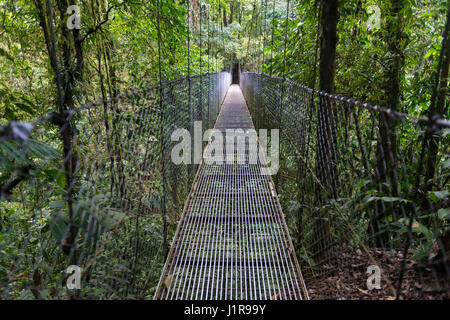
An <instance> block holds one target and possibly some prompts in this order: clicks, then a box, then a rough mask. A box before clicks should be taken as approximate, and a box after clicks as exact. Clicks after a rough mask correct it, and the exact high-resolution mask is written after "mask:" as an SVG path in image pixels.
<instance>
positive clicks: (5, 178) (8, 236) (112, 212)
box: [0, 72, 231, 299]
mask: <svg viewBox="0 0 450 320" xmlns="http://www.w3.org/2000/svg"><path fill="white" fill-rule="evenodd" d="M230 83H231V75H230V74H229V73H228V72H221V73H211V74H204V75H199V76H193V77H187V78H183V79H178V80H173V81H168V82H164V83H162V84H161V85H159V86H152V87H149V88H145V89H138V90H132V91H127V92H126V93H125V94H123V95H120V96H118V97H113V98H111V99H108V100H102V101H99V102H96V103H88V104H86V105H84V106H81V107H80V108H77V109H74V110H68V111H66V112H65V113H64V114H59V113H52V114H49V115H48V116H46V117H43V118H41V119H38V120H36V121H34V122H33V123H17V122H11V123H9V124H7V125H5V126H4V127H2V128H1V132H0V167H1V175H0V179H1V182H0V183H1V186H0V189H1V197H2V199H1V200H2V201H1V202H0V210H1V211H2V214H1V218H2V220H1V221H0V252H1V255H0V297H1V298H2V299H33V298H37V299H67V298H95V299H116V298H125V297H126V298H129V299H132V298H136V299H139V298H146V297H152V296H153V292H154V290H155V286H156V284H157V282H158V279H159V276H160V272H161V269H162V266H163V263H164V259H165V255H166V253H167V247H168V242H169V240H170V237H171V236H172V234H173V231H174V226H175V225H176V223H177V221H178V218H179V214H180V213H181V211H182V206H183V203H184V201H185V198H186V196H187V194H188V192H189V189H190V186H191V184H192V181H193V178H194V173H195V171H194V170H192V168H189V167H188V166H187V165H177V166H175V165H174V164H173V163H172V162H171V161H170V150H171V148H172V146H173V144H174V143H176V142H172V141H171V134H172V132H173V130H174V129H176V128H184V129H187V130H189V131H190V132H191V135H192V134H193V132H192V130H193V122H194V121H201V122H202V125H203V128H205V129H206V128H210V127H212V126H213V124H214V121H215V119H216V117H217V114H218V112H219V109H220V105H221V102H222V101H223V99H224V97H225V94H226V91H227V89H228V87H229V86H230ZM69 266H74V267H72V269H70V268H69V269H68V267H69ZM77 267H79V268H80V269H76V268H77ZM74 268H75V269H74ZM74 270H75V271H74ZM77 270H78V271H79V272H80V279H81V283H79V284H77V282H76V281H75V280H74V281H73V282H72V280H71V279H72V278H71V276H72V275H74V274H75V273H74V272H76V271H77ZM67 283H69V287H70V288H71V289H73V288H74V286H75V287H76V289H80V290H70V288H69V287H68V286H67ZM71 285H72V287H71Z"/></svg>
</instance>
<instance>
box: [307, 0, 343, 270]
mask: <svg viewBox="0 0 450 320" xmlns="http://www.w3.org/2000/svg"><path fill="white" fill-rule="evenodd" d="M338 19H339V14H338V1H335V0H322V5H321V37H320V75H319V79H320V90H323V91H326V92H328V93H333V92H334V76H335V70H336V45H337V24H338ZM317 112H318V113H317V119H318V128H317V147H316V153H317V154H316V174H317V177H318V179H319V181H318V183H317V184H316V192H315V193H316V207H317V208H318V211H319V212H317V214H316V216H315V222H314V234H315V237H316V238H315V239H314V244H313V248H312V251H313V256H314V259H315V261H316V263H319V264H320V263H321V262H324V261H326V259H327V258H328V257H329V251H330V246H331V235H330V222H329V219H328V214H327V212H324V211H323V210H322V209H321V208H322V207H323V204H324V203H325V200H326V199H324V198H335V197H336V189H335V182H336V168H335V163H336V161H335V160H336V159H335V155H334V153H335V147H334V141H335V136H336V134H335V128H334V113H333V106H332V104H331V101H330V100H328V99H325V98H323V97H319V105H318V110H317ZM323 194H326V195H325V197H324V196H323Z"/></svg>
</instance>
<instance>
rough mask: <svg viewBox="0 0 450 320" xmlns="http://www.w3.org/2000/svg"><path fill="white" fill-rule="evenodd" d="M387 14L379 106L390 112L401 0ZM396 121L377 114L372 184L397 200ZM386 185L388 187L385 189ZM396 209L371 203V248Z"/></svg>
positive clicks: (399, 63)
mask: <svg viewBox="0 0 450 320" xmlns="http://www.w3.org/2000/svg"><path fill="white" fill-rule="evenodd" d="M387 6H388V10H389V15H388V16H387V17H386V29H385V30H384V40H385V42H386V45H387V53H388V57H389V58H388V59H387V61H386V65H387V67H386V70H385V72H384V78H385V79H386V80H385V81H384V84H383V93H384V94H383V96H384V97H385V99H384V102H383V104H382V105H383V107H385V108H388V109H391V110H393V111H397V110H398V105H399V103H400V75H401V72H402V69H403V65H404V56H403V49H404V47H405V45H404V43H405V42H404V38H405V37H404V34H403V27H404V21H403V14H402V12H401V11H402V9H403V8H404V0H390V1H389V3H388V4H387ZM396 125H397V121H396V120H395V119H393V118H392V117H390V116H389V115H387V114H385V113H381V114H380V115H379V125H378V127H379V136H378V143H377V150H376V155H375V158H376V176H375V181H376V182H377V184H378V186H379V191H380V193H381V195H386V196H392V197H398V195H399V192H398V181H397V138H396V132H395V130H396V128H395V127H396ZM386 183H388V185H389V186H386ZM398 211H399V208H396V207H395V206H394V205H392V204H386V203H383V202H382V201H378V202H377V203H376V204H375V213H374V215H373V216H372V219H371V224H370V233H371V234H375V245H376V246H381V247H385V246H386V245H387V242H388V233H387V230H385V229H383V227H382V225H384V224H385V223H386V219H387V218H388V216H392V221H397V219H398Z"/></svg>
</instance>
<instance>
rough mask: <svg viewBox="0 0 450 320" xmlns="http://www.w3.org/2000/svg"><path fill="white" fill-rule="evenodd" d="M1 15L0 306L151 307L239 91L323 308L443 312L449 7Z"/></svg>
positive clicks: (448, 195) (223, 7) (158, 0)
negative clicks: (226, 110)
mask: <svg viewBox="0 0 450 320" xmlns="http://www.w3.org/2000/svg"><path fill="white" fill-rule="evenodd" d="M0 8H1V10H0V299H82V298H87V299H152V298H153V296H154V294H155V291H156V289H157V286H158V283H159V281H160V276H161V273H162V270H163V267H164V263H165V259H166V257H167V254H168V252H169V249H170V247H171V244H172V239H173V238H174V235H175V233H176V230H177V227H178V223H179V221H180V218H181V216H182V213H183V210H184V205H185V202H186V200H187V199H188V196H189V193H190V191H191V186H192V184H193V183H194V181H195V174H196V172H197V170H198V165H185V164H181V165H175V164H174V163H173V162H172V161H171V149H172V147H173V146H174V144H175V142H173V141H172V140H171V134H172V132H173V131H174V130H175V129H177V128H184V129H187V130H188V131H189V132H190V133H192V134H193V131H194V121H200V122H201V123H202V127H203V129H204V130H206V129H208V128H212V127H213V126H214V123H215V120H216V119H217V116H218V114H219V111H220V106H221V102H222V101H223V99H224V97H225V95H226V92H227V90H228V87H229V86H230V84H231V82H233V83H236V84H239V85H240V87H241V89H242V92H243V94H244V97H245V100H246V102H247V105H248V108H249V111H250V114H251V116H252V120H253V122H254V125H255V128H256V129H280V150H279V152H280V154H279V156H280V170H279V171H278V173H277V174H276V175H274V176H273V177H272V179H273V181H274V183H275V186H276V191H277V194H278V198H279V201H280V204H281V207H282V210H283V213H284V215H285V218H286V222H287V226H288V229H289V233H290V237H291V238H292V242H293V246H294V251H295V255H296V257H297V259H298V262H299V265H300V269H301V270H302V275H303V277H304V279H305V283H306V287H307V289H308V291H309V295H310V297H311V298H312V299H330V298H331V299H396V298H397V299H449V298H450V291H449V290H450V286H449V283H450V262H449V254H450V205H449V204H450V183H449V180H450V150H449V148H450V122H449V120H450V112H449V100H450V99H449V94H448V85H449V65H450V39H449V29H450V0H414V1H412V0H411V1H407V0H386V1H379V0H365V1H363V0H339V1H333V0H304V1H300V0H174V1H166V0H152V1H136V0H133V1H131V0H86V1H79V0H70V1H69V0H32V1H29V0H15V1H11V0H0ZM92 101H96V102H92ZM205 144H206V142H204V143H203V146H205ZM257 237H260V238H258V239H263V237H264V235H255V239H256V238H257ZM255 241H256V240H255ZM258 241H259V240H258ZM261 241H262V240H261ZM70 265H77V266H80V267H81V275H80V277H81V278H80V279H81V284H82V286H81V289H79V290H78V289H77V290H71V289H68V288H67V286H66V280H67V279H68V277H69V276H70V273H67V272H66V270H67V267H68V266H70ZM373 265H374V266H375V267H376V269H377V270H379V271H380V276H381V281H380V287H377V288H374V289H373V288H372V289H370V288H368V283H367V279H368V277H369V276H370V275H371V274H370V273H367V270H368V268H369V267H370V266H373ZM378 268H379V269H378ZM369 269H370V268H369ZM371 270H373V269H371ZM162 283H163V284H164V283H165V282H164V281H162Z"/></svg>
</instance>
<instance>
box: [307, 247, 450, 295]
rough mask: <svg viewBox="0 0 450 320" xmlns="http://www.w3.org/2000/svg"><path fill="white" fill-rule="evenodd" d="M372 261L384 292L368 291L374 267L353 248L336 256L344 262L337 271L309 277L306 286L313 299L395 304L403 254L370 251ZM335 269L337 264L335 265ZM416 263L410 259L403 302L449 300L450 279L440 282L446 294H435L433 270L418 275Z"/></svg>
mask: <svg viewBox="0 0 450 320" xmlns="http://www.w3.org/2000/svg"><path fill="white" fill-rule="evenodd" d="M369 251H370V254H371V255H372V257H373V258H374V259H375V260H376V261H377V264H378V266H379V267H380V268H381V273H382V275H381V288H380V289H372V290H369V289H368V288H367V279H368V277H369V276H370V274H368V273H366V271H367V267H368V266H370V265H372V262H371V261H370V260H369V258H368V257H367V255H366V254H364V253H363V252H361V250H360V249H355V248H353V247H350V246H346V247H343V248H341V249H340V250H339V254H338V255H337V256H338V257H340V258H339V260H340V261H345V267H344V266H343V265H344V264H343V263H340V264H338V265H341V267H340V268H338V269H337V270H333V269H336V268H335V266H331V265H325V270H326V269H328V270H330V272H325V273H324V274H322V275H316V276H315V277H309V281H307V282H306V286H307V288H308V292H309V294H310V298H311V299H332V300H393V299H395V294H394V292H395V291H393V290H392V289H394V288H395V289H396V288H397V279H398V270H400V266H401V263H402V260H403V259H402V258H403V253H402V250H389V249H384V248H383V249H381V248H375V249H369ZM334 265H336V264H334ZM415 265H416V264H415V262H414V261H412V260H411V259H410V257H408V260H407V271H406V272H405V275H404V280H403V283H402V289H401V295H400V299H408V300H409V299H420V300H431V299H450V290H448V288H449V284H450V281H449V280H448V279H440V280H439V281H440V285H441V288H442V287H443V288H447V290H446V291H445V290H444V292H439V293H435V292H433V291H435V290H436V289H437V288H438V286H437V283H436V280H435V278H434V277H433V276H432V275H431V274H432V272H431V270H425V271H426V272H424V273H423V274H427V276H423V277H422V272H419V271H418V270H417V268H414V267H415Z"/></svg>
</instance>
